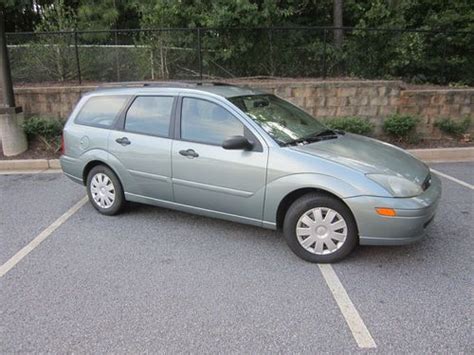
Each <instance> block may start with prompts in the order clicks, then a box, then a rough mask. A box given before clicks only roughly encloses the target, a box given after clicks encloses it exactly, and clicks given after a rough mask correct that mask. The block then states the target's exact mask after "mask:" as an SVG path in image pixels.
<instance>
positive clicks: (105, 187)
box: [87, 165, 125, 216]
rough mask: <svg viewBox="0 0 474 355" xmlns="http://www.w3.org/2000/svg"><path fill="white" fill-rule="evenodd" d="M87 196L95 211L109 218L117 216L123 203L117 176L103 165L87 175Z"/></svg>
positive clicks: (94, 168) (121, 190) (123, 199)
mask: <svg viewBox="0 0 474 355" xmlns="http://www.w3.org/2000/svg"><path fill="white" fill-rule="evenodd" d="M87 195H88V196H89V201H90V202H91V203H92V206H94V208H95V209H96V210H97V211H99V212H100V213H102V214H105V215H109V216H112V215H114V214H117V213H118V212H119V211H120V209H121V208H122V207H123V205H124V201H125V198H124V196H123V189H122V185H121V184H120V181H119V179H118V178H117V175H115V173H114V172H113V171H112V170H111V169H109V168H108V167H106V166H104V165H98V166H95V167H93V168H92V169H91V171H90V172H89V174H88V175H87Z"/></svg>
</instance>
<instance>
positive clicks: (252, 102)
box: [228, 95, 334, 145]
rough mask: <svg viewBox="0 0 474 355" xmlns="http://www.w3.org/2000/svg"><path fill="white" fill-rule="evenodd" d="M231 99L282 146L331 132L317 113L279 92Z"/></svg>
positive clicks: (230, 99)
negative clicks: (290, 100)
mask: <svg viewBox="0 0 474 355" xmlns="http://www.w3.org/2000/svg"><path fill="white" fill-rule="evenodd" d="M228 100H229V101H230V102H232V103H233V104H234V105H236V106H237V107H238V108H240V109H241V110H242V111H244V112H245V113H246V114H247V115H248V116H249V117H250V118H251V119H252V120H254V121H255V122H257V123H258V124H259V125H260V126H261V127H262V128H263V129H264V130H265V131H266V132H267V133H268V134H269V135H270V136H271V137H272V138H273V139H274V140H275V141H276V142H277V143H278V144H280V145H288V144H291V143H299V142H301V143H303V142H305V141H306V140H308V139H309V138H310V137H313V138H314V137H318V136H319V137H321V136H322V135H324V134H325V133H326V132H329V133H331V131H330V130H328V129H327V128H326V127H325V126H324V125H323V124H322V123H320V122H318V121H317V120H316V119H315V118H314V117H313V116H311V115H309V114H308V113H306V112H304V111H303V110H301V109H299V108H298V107H296V106H294V105H292V104H290V103H289V102H287V101H285V100H282V99H280V98H278V97H276V96H275V95H251V96H236V97H230V98H228ZM332 134H334V132H332ZM315 140H316V139H315Z"/></svg>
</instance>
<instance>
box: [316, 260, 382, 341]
mask: <svg viewBox="0 0 474 355" xmlns="http://www.w3.org/2000/svg"><path fill="white" fill-rule="evenodd" d="M318 266H319V269H320V270H321V273H322V274H323V277H324V280H325V281H326V283H327V285H328V287H329V289H330V290H331V293H332V295H333V297H334V299H335V300H336V303H337V305H338V306H339V309H340V310H341V313H342V315H343V316H344V318H345V319H346V322H347V325H348V326H349V328H350V330H351V332H352V336H353V337H354V339H355V341H356V342H357V345H358V346H359V348H364V349H367V348H376V347H377V345H376V344H375V341H374V339H373V338H372V335H370V332H369V330H368V329H367V327H366V326H365V324H364V321H363V320H362V318H361V317H360V315H359V312H357V309H356V308H355V306H354V304H353V303H352V301H351V299H350V298H349V295H348V294H347V291H346V290H345V288H344V286H343V285H342V283H341V281H340V280H339V277H337V274H336V272H335V271H334V269H333V267H332V266H331V265H329V264H318Z"/></svg>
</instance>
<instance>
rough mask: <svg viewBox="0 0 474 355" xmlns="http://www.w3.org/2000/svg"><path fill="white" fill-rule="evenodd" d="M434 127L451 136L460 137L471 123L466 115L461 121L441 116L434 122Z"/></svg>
mask: <svg viewBox="0 0 474 355" xmlns="http://www.w3.org/2000/svg"><path fill="white" fill-rule="evenodd" d="M434 125H435V127H437V128H439V130H440V131H441V132H443V133H446V134H448V135H450V136H453V137H460V136H462V135H463V134H464V133H466V132H467V130H468V129H469V126H470V125H471V118H470V117H466V118H465V119H463V120H462V121H454V120H452V119H451V118H443V119H440V120H438V121H436V122H435V124H434Z"/></svg>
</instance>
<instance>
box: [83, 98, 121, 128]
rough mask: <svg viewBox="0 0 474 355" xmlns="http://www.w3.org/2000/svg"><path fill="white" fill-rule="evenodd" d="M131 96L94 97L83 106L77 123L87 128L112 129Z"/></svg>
mask: <svg viewBox="0 0 474 355" xmlns="http://www.w3.org/2000/svg"><path fill="white" fill-rule="evenodd" d="M128 99H129V96H93V97H91V98H90V99H89V100H87V102H86V103H85V104H84V106H82V108H81V110H80V111H79V114H78V115H77V116H76V119H75V120H74V122H75V123H78V124H83V125H87V126H94V127H102V128H108V127H111V126H112V124H113V123H114V121H115V119H116V118H117V116H118V114H119V113H120V111H121V110H122V108H123V107H124V105H125V103H126V102H127V100H128Z"/></svg>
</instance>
